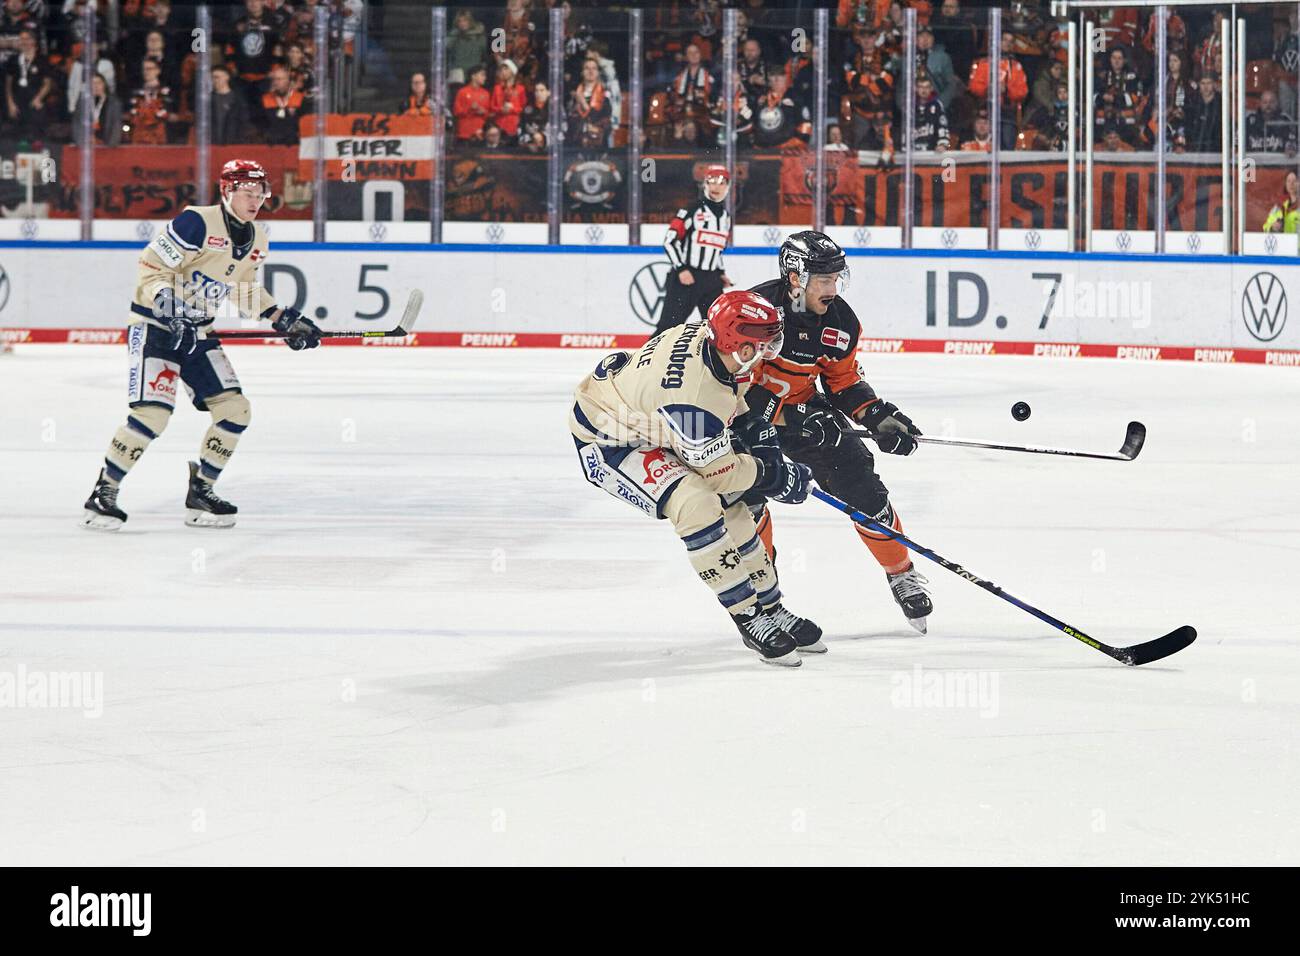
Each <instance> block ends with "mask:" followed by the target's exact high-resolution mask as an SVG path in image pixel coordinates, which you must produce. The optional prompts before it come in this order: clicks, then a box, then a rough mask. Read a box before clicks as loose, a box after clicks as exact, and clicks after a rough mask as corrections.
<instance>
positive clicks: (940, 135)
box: [912, 76, 949, 153]
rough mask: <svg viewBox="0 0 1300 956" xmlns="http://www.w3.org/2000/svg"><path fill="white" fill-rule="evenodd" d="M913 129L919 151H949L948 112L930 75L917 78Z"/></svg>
mask: <svg viewBox="0 0 1300 956" xmlns="http://www.w3.org/2000/svg"><path fill="white" fill-rule="evenodd" d="M912 131H913V133H914V135H915V139H914V140H913V142H914V143H915V144H916V150H917V152H920V153H946V152H947V151H948V146H949V140H948V113H947V111H945V110H944V108H943V103H941V102H940V101H939V96H938V94H936V93H935V91H934V82H933V81H932V80H931V79H930V78H929V77H928V76H918V77H917V79H916V119H915V122H914V124H913V126H912Z"/></svg>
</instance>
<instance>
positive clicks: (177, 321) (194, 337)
mask: <svg viewBox="0 0 1300 956" xmlns="http://www.w3.org/2000/svg"><path fill="white" fill-rule="evenodd" d="M153 315H154V318H156V319H158V321H160V322H162V323H163V324H164V325H166V326H167V332H168V333H169V334H170V336H171V338H170V339H169V340H168V343H167V347H168V348H169V349H171V350H172V351H173V352H183V353H184V354H186V355H192V354H193V353H194V350H195V349H196V348H198V345H199V330H198V328H197V327H196V326H195V325H194V321H195V320H198V319H206V318H207V317H208V316H207V313H206V312H204V311H203V309H201V308H198V307H197V306H190V305H187V304H186V302H185V300H184V299H182V298H178V297H177V295H176V290H175V289H173V288H171V286H165V287H163V288H161V289H159V290H158V294H157V295H155V296H154V297H153Z"/></svg>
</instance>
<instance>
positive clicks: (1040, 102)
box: [1029, 60, 1065, 112]
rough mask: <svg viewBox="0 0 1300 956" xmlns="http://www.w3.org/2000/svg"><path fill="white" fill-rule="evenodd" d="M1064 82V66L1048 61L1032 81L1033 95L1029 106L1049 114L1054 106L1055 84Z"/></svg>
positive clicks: (1054, 61) (1058, 62)
mask: <svg viewBox="0 0 1300 956" xmlns="http://www.w3.org/2000/svg"><path fill="white" fill-rule="evenodd" d="M1064 81H1065V64H1064V63H1062V62H1061V61H1060V60H1050V61H1048V63H1047V66H1046V67H1045V68H1044V69H1041V70H1039V71H1038V76H1037V77H1036V78H1035V79H1034V93H1033V98H1032V101H1031V102H1030V104H1029V106H1030V107H1031V108H1033V109H1045V110H1047V111H1048V112H1051V111H1052V109H1053V108H1054V107H1055V105H1056V84H1057V83H1062V82H1064Z"/></svg>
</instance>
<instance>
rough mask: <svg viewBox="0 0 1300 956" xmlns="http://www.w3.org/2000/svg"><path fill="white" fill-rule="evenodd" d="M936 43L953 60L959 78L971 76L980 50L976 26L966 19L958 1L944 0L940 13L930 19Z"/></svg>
mask: <svg viewBox="0 0 1300 956" xmlns="http://www.w3.org/2000/svg"><path fill="white" fill-rule="evenodd" d="M930 28H931V29H932V30H934V42H935V43H936V44H937V45H940V46H942V47H943V49H944V50H945V52H947V54H948V56H949V58H950V59H951V60H952V68H953V72H954V73H955V74H956V75H957V76H969V75H970V69H971V64H972V63H974V62H975V54H976V52H977V50H978V46H977V41H976V36H975V25H974V24H973V23H971V22H970V20H968V19H967V18H966V15H965V13H964V12H963V11H962V9H961V5H960V4H959V3H958V2H957V0H944V2H943V5H942V6H941V7H940V8H939V12H938V13H936V14H935V15H934V16H932V17H930Z"/></svg>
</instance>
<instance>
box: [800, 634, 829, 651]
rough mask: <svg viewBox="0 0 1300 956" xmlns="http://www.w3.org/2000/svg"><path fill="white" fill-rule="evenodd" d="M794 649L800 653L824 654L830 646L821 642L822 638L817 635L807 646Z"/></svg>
mask: <svg viewBox="0 0 1300 956" xmlns="http://www.w3.org/2000/svg"><path fill="white" fill-rule="evenodd" d="M795 650H797V651H798V652H799V653H800V654H825V653H826V652H827V651H829V650H830V648H829V647H827V646H826V645H825V644H823V643H822V639H821V638H820V637H819V638H817V640H815V641H813V642H812V643H811V644H809V645H808V646H807V647H796V648H795Z"/></svg>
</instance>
